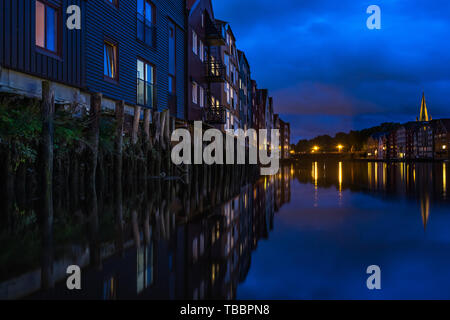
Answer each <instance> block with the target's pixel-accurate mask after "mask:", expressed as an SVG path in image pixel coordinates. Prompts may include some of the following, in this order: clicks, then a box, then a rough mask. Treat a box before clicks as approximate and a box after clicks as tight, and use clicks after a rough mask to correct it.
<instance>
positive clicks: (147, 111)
mask: <svg viewBox="0 0 450 320" xmlns="http://www.w3.org/2000/svg"><path fill="white" fill-rule="evenodd" d="M144 135H145V143H147V144H151V140H150V109H145V110H144Z"/></svg>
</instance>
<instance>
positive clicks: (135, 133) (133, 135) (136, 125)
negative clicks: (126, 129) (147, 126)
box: [131, 106, 141, 145]
mask: <svg viewBox="0 0 450 320" xmlns="http://www.w3.org/2000/svg"><path fill="white" fill-rule="evenodd" d="M140 119H141V107H139V106H135V107H134V118H133V129H132V132H131V142H132V143H133V145H135V144H136V143H137V141H138V133H139V121H140Z"/></svg>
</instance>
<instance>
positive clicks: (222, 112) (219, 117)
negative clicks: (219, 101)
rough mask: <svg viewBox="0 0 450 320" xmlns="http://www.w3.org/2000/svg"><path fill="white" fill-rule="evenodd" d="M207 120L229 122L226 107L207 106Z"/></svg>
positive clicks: (218, 122) (221, 122) (210, 121)
mask: <svg viewBox="0 0 450 320" xmlns="http://www.w3.org/2000/svg"><path fill="white" fill-rule="evenodd" d="M205 122H207V123H210V124H225V123H226V122H227V110H226V108H225V107H222V106H210V107H208V108H205Z"/></svg>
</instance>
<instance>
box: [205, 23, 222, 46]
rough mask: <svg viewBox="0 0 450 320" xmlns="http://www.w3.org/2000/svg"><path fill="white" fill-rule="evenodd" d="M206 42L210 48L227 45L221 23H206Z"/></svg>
mask: <svg viewBox="0 0 450 320" xmlns="http://www.w3.org/2000/svg"><path fill="white" fill-rule="evenodd" d="M206 42H207V44H208V45H211V46H224V45H226V44H227V39H226V33H225V28H224V27H223V24H222V23H217V22H214V21H211V20H210V19H209V18H208V19H207V21H206Z"/></svg>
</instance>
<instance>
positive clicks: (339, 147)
mask: <svg viewBox="0 0 450 320" xmlns="http://www.w3.org/2000/svg"><path fill="white" fill-rule="evenodd" d="M337 148H338V149H339V152H342V149H344V146H343V145H342V144H340V145H338V146H337Z"/></svg>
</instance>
